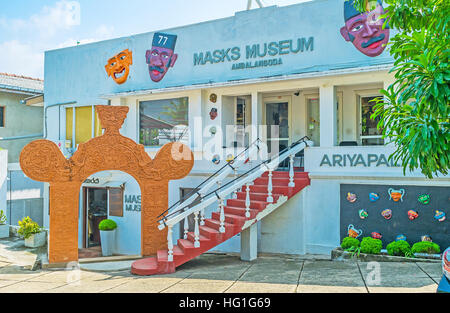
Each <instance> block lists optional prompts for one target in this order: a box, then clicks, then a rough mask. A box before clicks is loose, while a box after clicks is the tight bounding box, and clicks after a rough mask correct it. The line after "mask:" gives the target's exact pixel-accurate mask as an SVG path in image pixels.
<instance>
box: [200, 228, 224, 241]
mask: <svg viewBox="0 0 450 313" xmlns="http://www.w3.org/2000/svg"><path fill="white" fill-rule="evenodd" d="M199 228H200V235H203V236H205V237H207V238H209V239H210V240H217V239H218V238H220V236H221V234H220V232H219V231H218V230H216V229H214V228H211V227H208V226H200V227H199Z"/></svg>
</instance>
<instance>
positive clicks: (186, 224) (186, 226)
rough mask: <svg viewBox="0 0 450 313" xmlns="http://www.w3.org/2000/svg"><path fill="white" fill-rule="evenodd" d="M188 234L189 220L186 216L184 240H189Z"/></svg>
mask: <svg viewBox="0 0 450 313" xmlns="http://www.w3.org/2000/svg"><path fill="white" fill-rule="evenodd" d="M188 232H189V218H188V216H186V217H185V218H184V237H183V238H184V239H187V238H188Z"/></svg>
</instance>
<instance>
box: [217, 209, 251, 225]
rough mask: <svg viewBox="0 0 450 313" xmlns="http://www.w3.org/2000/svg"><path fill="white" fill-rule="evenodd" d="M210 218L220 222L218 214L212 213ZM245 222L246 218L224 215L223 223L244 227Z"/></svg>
mask: <svg viewBox="0 0 450 313" xmlns="http://www.w3.org/2000/svg"><path fill="white" fill-rule="evenodd" d="M224 211H225V209H224ZM212 218H213V219H215V220H218V221H220V213H219V212H213V214H212ZM245 221H246V218H245V217H244V216H239V215H234V214H228V213H225V223H230V224H233V225H239V226H242V225H244V223H245Z"/></svg>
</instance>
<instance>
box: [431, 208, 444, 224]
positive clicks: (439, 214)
mask: <svg viewBox="0 0 450 313" xmlns="http://www.w3.org/2000/svg"><path fill="white" fill-rule="evenodd" d="M434 218H435V219H437V220H438V221H439V222H443V221H445V219H446V216H445V212H442V211H439V210H436V214H435V215H434Z"/></svg>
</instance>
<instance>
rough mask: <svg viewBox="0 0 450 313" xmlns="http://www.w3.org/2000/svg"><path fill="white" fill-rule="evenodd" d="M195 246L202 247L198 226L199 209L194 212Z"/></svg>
mask: <svg viewBox="0 0 450 313" xmlns="http://www.w3.org/2000/svg"><path fill="white" fill-rule="evenodd" d="M194 222H195V227H194V248H200V230H199V227H198V211H197V212H195V213H194Z"/></svg>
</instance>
